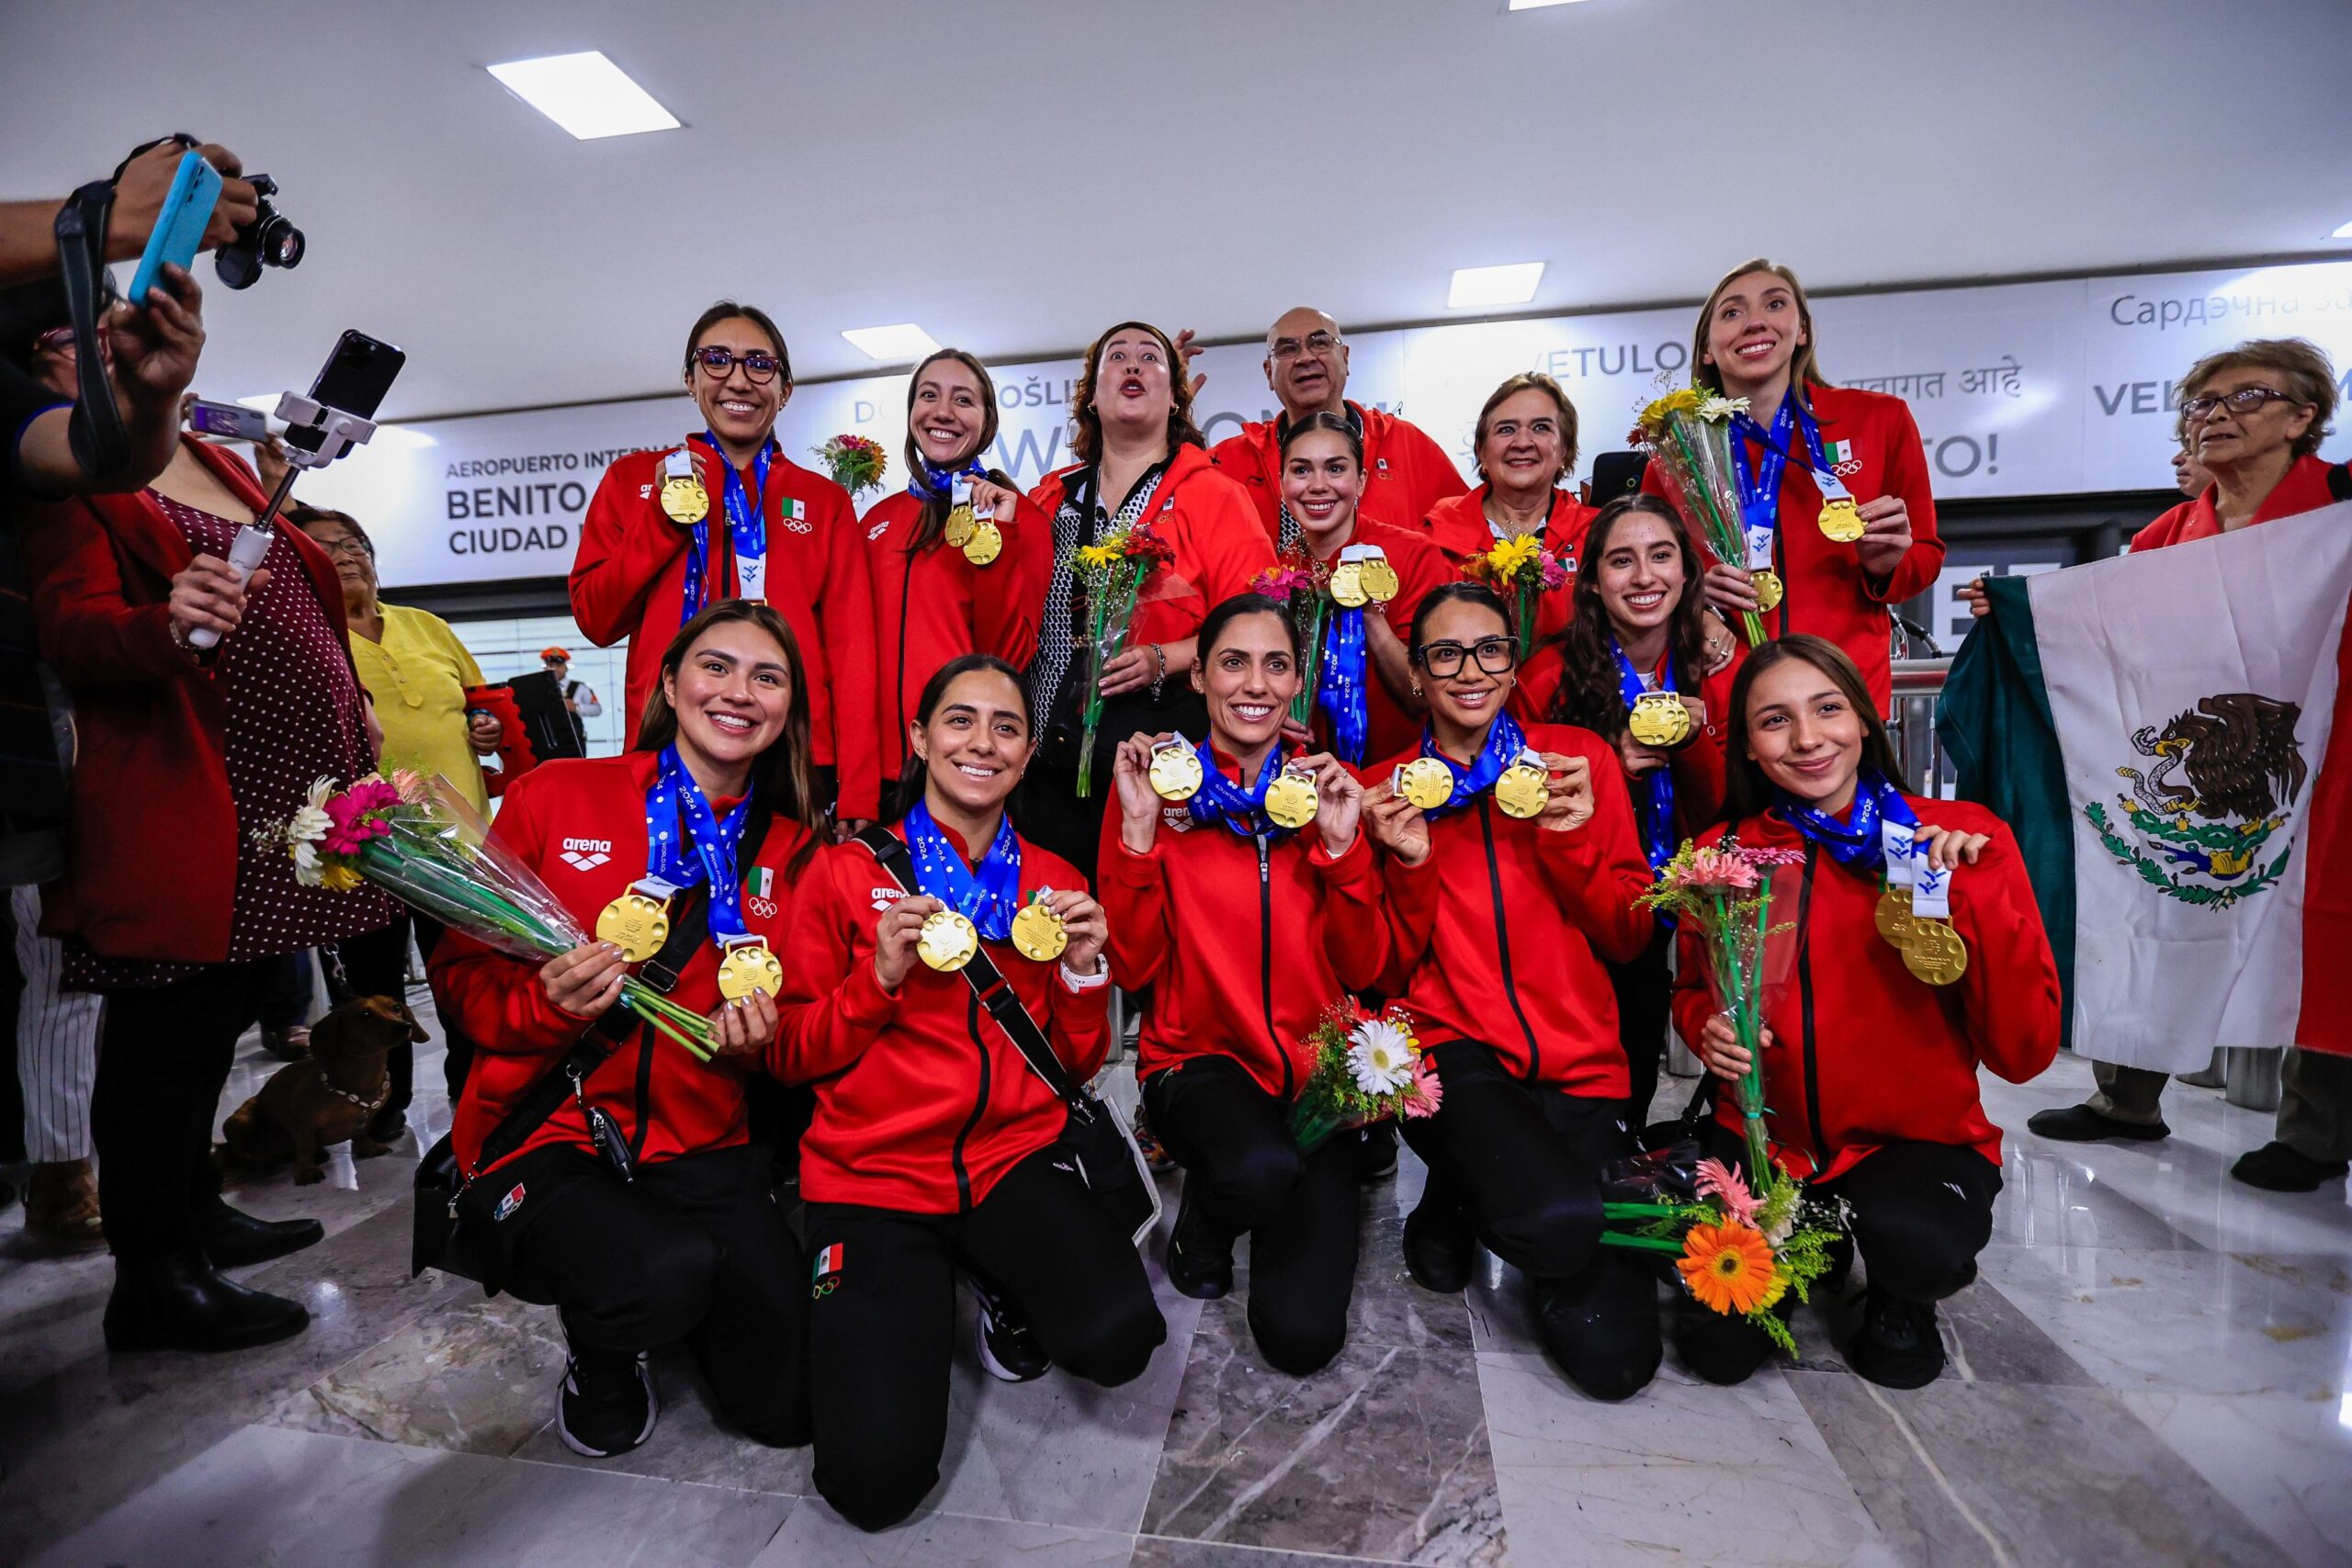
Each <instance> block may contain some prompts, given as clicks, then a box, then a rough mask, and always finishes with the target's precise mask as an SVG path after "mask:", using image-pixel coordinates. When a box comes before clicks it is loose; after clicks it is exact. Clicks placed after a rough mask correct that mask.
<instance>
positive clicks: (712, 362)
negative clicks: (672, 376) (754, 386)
mask: <svg viewBox="0 0 2352 1568" xmlns="http://www.w3.org/2000/svg"><path fill="white" fill-rule="evenodd" d="M695 364H696V365H699V366H701V367H703V369H704V370H706V371H707V372H708V373H709V375H710V378H711V379H712V380H714V381H724V380H725V379H727V374H728V372H729V371H730V370H732V369H734V368H735V367H737V366H738V365H740V366H741V367H743V374H744V375H746V376H749V377H750V378H752V380H754V381H773V380H775V373H776V372H777V371H779V370H781V369H783V368H784V361H783V360H781V359H778V358H777V357H776V356H775V355H773V354H770V353H769V352H768V351H767V350H766V349H764V348H755V349H753V350H752V352H751V353H749V354H738V353H736V352H735V351H734V350H733V349H731V348H719V347H718V346H716V345H714V346H712V347H709V348H698V349H695Z"/></svg>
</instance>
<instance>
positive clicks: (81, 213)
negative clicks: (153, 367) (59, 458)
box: [55, 180, 130, 479]
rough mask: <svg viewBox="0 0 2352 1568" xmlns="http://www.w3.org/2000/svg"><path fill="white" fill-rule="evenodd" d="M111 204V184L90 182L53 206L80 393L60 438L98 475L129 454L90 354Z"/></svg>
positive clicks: (109, 388)
mask: <svg viewBox="0 0 2352 1568" xmlns="http://www.w3.org/2000/svg"><path fill="white" fill-rule="evenodd" d="M113 208H114V182H113V181H112V180H93V181H91V182H90V183H89V184H88V185H85V186H83V187H82V188H81V189H79V190H77V191H75V192H74V194H73V195H72V196H70V197H66V200H65V205H64V206H63V207H61V208H59V209H57V222H56V225H55V231H56V235H57V259H58V263H59V276H60V277H61V279H62V281H63V283H64V285H65V303H66V310H67V313H68V314H69V315H70V316H71V318H72V320H73V322H74V344H76V345H77V347H78V349H79V351H80V352H79V353H78V355H76V358H77V360H78V374H79V376H80V378H81V389H80V390H81V396H80V397H79V398H77V399H76V400H74V413H73V417H72V418H71V419H70V420H69V421H68V422H67V423H66V430H65V434H66V440H67V442H68V443H69V444H70V445H71V446H72V448H73V452H74V460H75V461H76V462H78V463H80V464H81V466H82V471H83V472H84V473H85V474H87V475H89V476H90V477H91V478H92V479H103V478H105V477H106V476H107V475H108V474H111V473H113V472H115V471H116V470H117V469H119V468H121V467H122V466H123V464H124V463H126V462H128V461H129V460H130V435H129V434H127V433H126V432H125V431H124V429H123V426H122V412H121V411H120V410H119V408H117V407H116V406H115V400H114V386H113V383H112V381H111V380H110V378H108V376H107V365H106V360H105V358H104V356H103V355H100V354H98V353H97V352H96V350H97V346H98V333H99V331H100V329H101V328H102V327H103V326H104V324H105V323H104V321H103V320H102V319H101V318H103V317H104V315H105V313H106V308H107V284H106V243H107V218H108V217H109V216H110V214H111V213H112V210H113Z"/></svg>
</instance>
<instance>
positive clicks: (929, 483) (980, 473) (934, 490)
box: [907, 452, 989, 500]
mask: <svg viewBox="0 0 2352 1568" xmlns="http://www.w3.org/2000/svg"><path fill="white" fill-rule="evenodd" d="M988 477H989V471H988V470H987V469H986V468H982V467H980V457H979V454H978V453H977V452H975V453H974V454H972V456H971V457H970V458H968V459H967V461H966V462H965V464H964V466H963V467H962V468H941V467H939V466H938V465H937V464H935V463H933V462H932V461H930V460H929V459H928V458H926V459H924V461H923V465H922V472H921V473H919V474H915V475H912V476H911V477H910V478H909V479H908V480H907V491H908V492H909V493H910V494H912V495H918V496H921V497H922V498H924V499H925V500H928V499H930V498H931V497H933V496H939V497H941V498H942V499H945V498H947V497H950V496H953V495H954V494H955V493H956V480H957V479H987V478H988Z"/></svg>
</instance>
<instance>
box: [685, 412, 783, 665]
mask: <svg viewBox="0 0 2352 1568" xmlns="http://www.w3.org/2000/svg"><path fill="white" fill-rule="evenodd" d="M703 439H704V440H706V441H707V442H709V443H710V449H711V450H712V451H713V452H716V453H717V454H718V462H719V466H720V467H721V468H725V469H726V470H727V485H726V489H725V491H723V492H722V493H723V494H724V495H725V497H726V506H727V537H728V541H729V544H730V545H732V546H733V547H734V551H735V558H736V559H737V560H738V561H764V560H765V559H766V558H767V553H768V531H767V525H766V520H765V518H764V517H763V515H762V513H761V511H760V506H755V505H753V504H752V500H751V498H750V496H748V495H747V494H745V493H744V490H743V476H742V475H741V473H738V472H737V471H736V468H735V465H734V464H733V463H731V462H729V460H728V457H727V451H726V448H724V447H722V446H719V444H718V434H717V433H716V432H713V431H705V432H703ZM774 453H775V446H773V445H770V446H762V447H761V448H760V455H759V456H758V457H754V458H752V483H753V484H754V485H756V486H758V487H759V491H760V505H765V504H766V502H767V494H768V459H769V457H771V456H773V455H774ZM709 572H710V519H709V517H708V516H707V515H706V516H704V517H702V518H699V519H697V520H696V521H695V532H694V543H693V544H692V545H690V546H688V547H687V549H686V594H685V604H684V614H682V615H679V617H678V624H679V625H680V626H684V625H685V624H686V623H687V622H688V621H691V620H693V619H694V618H695V616H696V615H700V614H701V613H702V595H703V579H704V578H705V577H707V576H708V575H709ZM738 581H741V574H740V569H739V573H738ZM735 596H736V595H734V594H732V593H729V594H728V595H727V597H728V598H729V599H732V598H734V597H735Z"/></svg>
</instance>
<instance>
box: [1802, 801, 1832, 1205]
mask: <svg viewBox="0 0 2352 1568" xmlns="http://www.w3.org/2000/svg"><path fill="white" fill-rule="evenodd" d="M1819 863H1820V850H1819V846H1817V845H1816V844H1815V843H1814V842H1813V840H1810V839H1808V840H1805V846H1804V884H1803V886H1801V887H1800V888H1799V890H1798V893H1797V931H1796V938H1797V1016H1798V1018H1799V1021H1800V1027H1801V1028H1802V1029H1803V1030H1804V1125H1805V1131H1806V1133H1807V1134H1810V1135H1811V1136H1812V1139H1813V1168H1814V1169H1815V1170H1819V1169H1821V1168H1822V1167H1823V1166H1825V1165H1826V1164H1828V1163H1829V1162H1828V1160H1827V1158H1826V1156H1827V1154H1828V1153H1829V1145H1827V1144H1826V1143H1825V1142H1823V1140H1822V1136H1821V1077H1820V1074H1819V1073H1818V1072H1817V1071H1816V1070H1815V1061H1814V1051H1813V874H1814V869H1815V866H1817V865H1818V864H1819Z"/></svg>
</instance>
